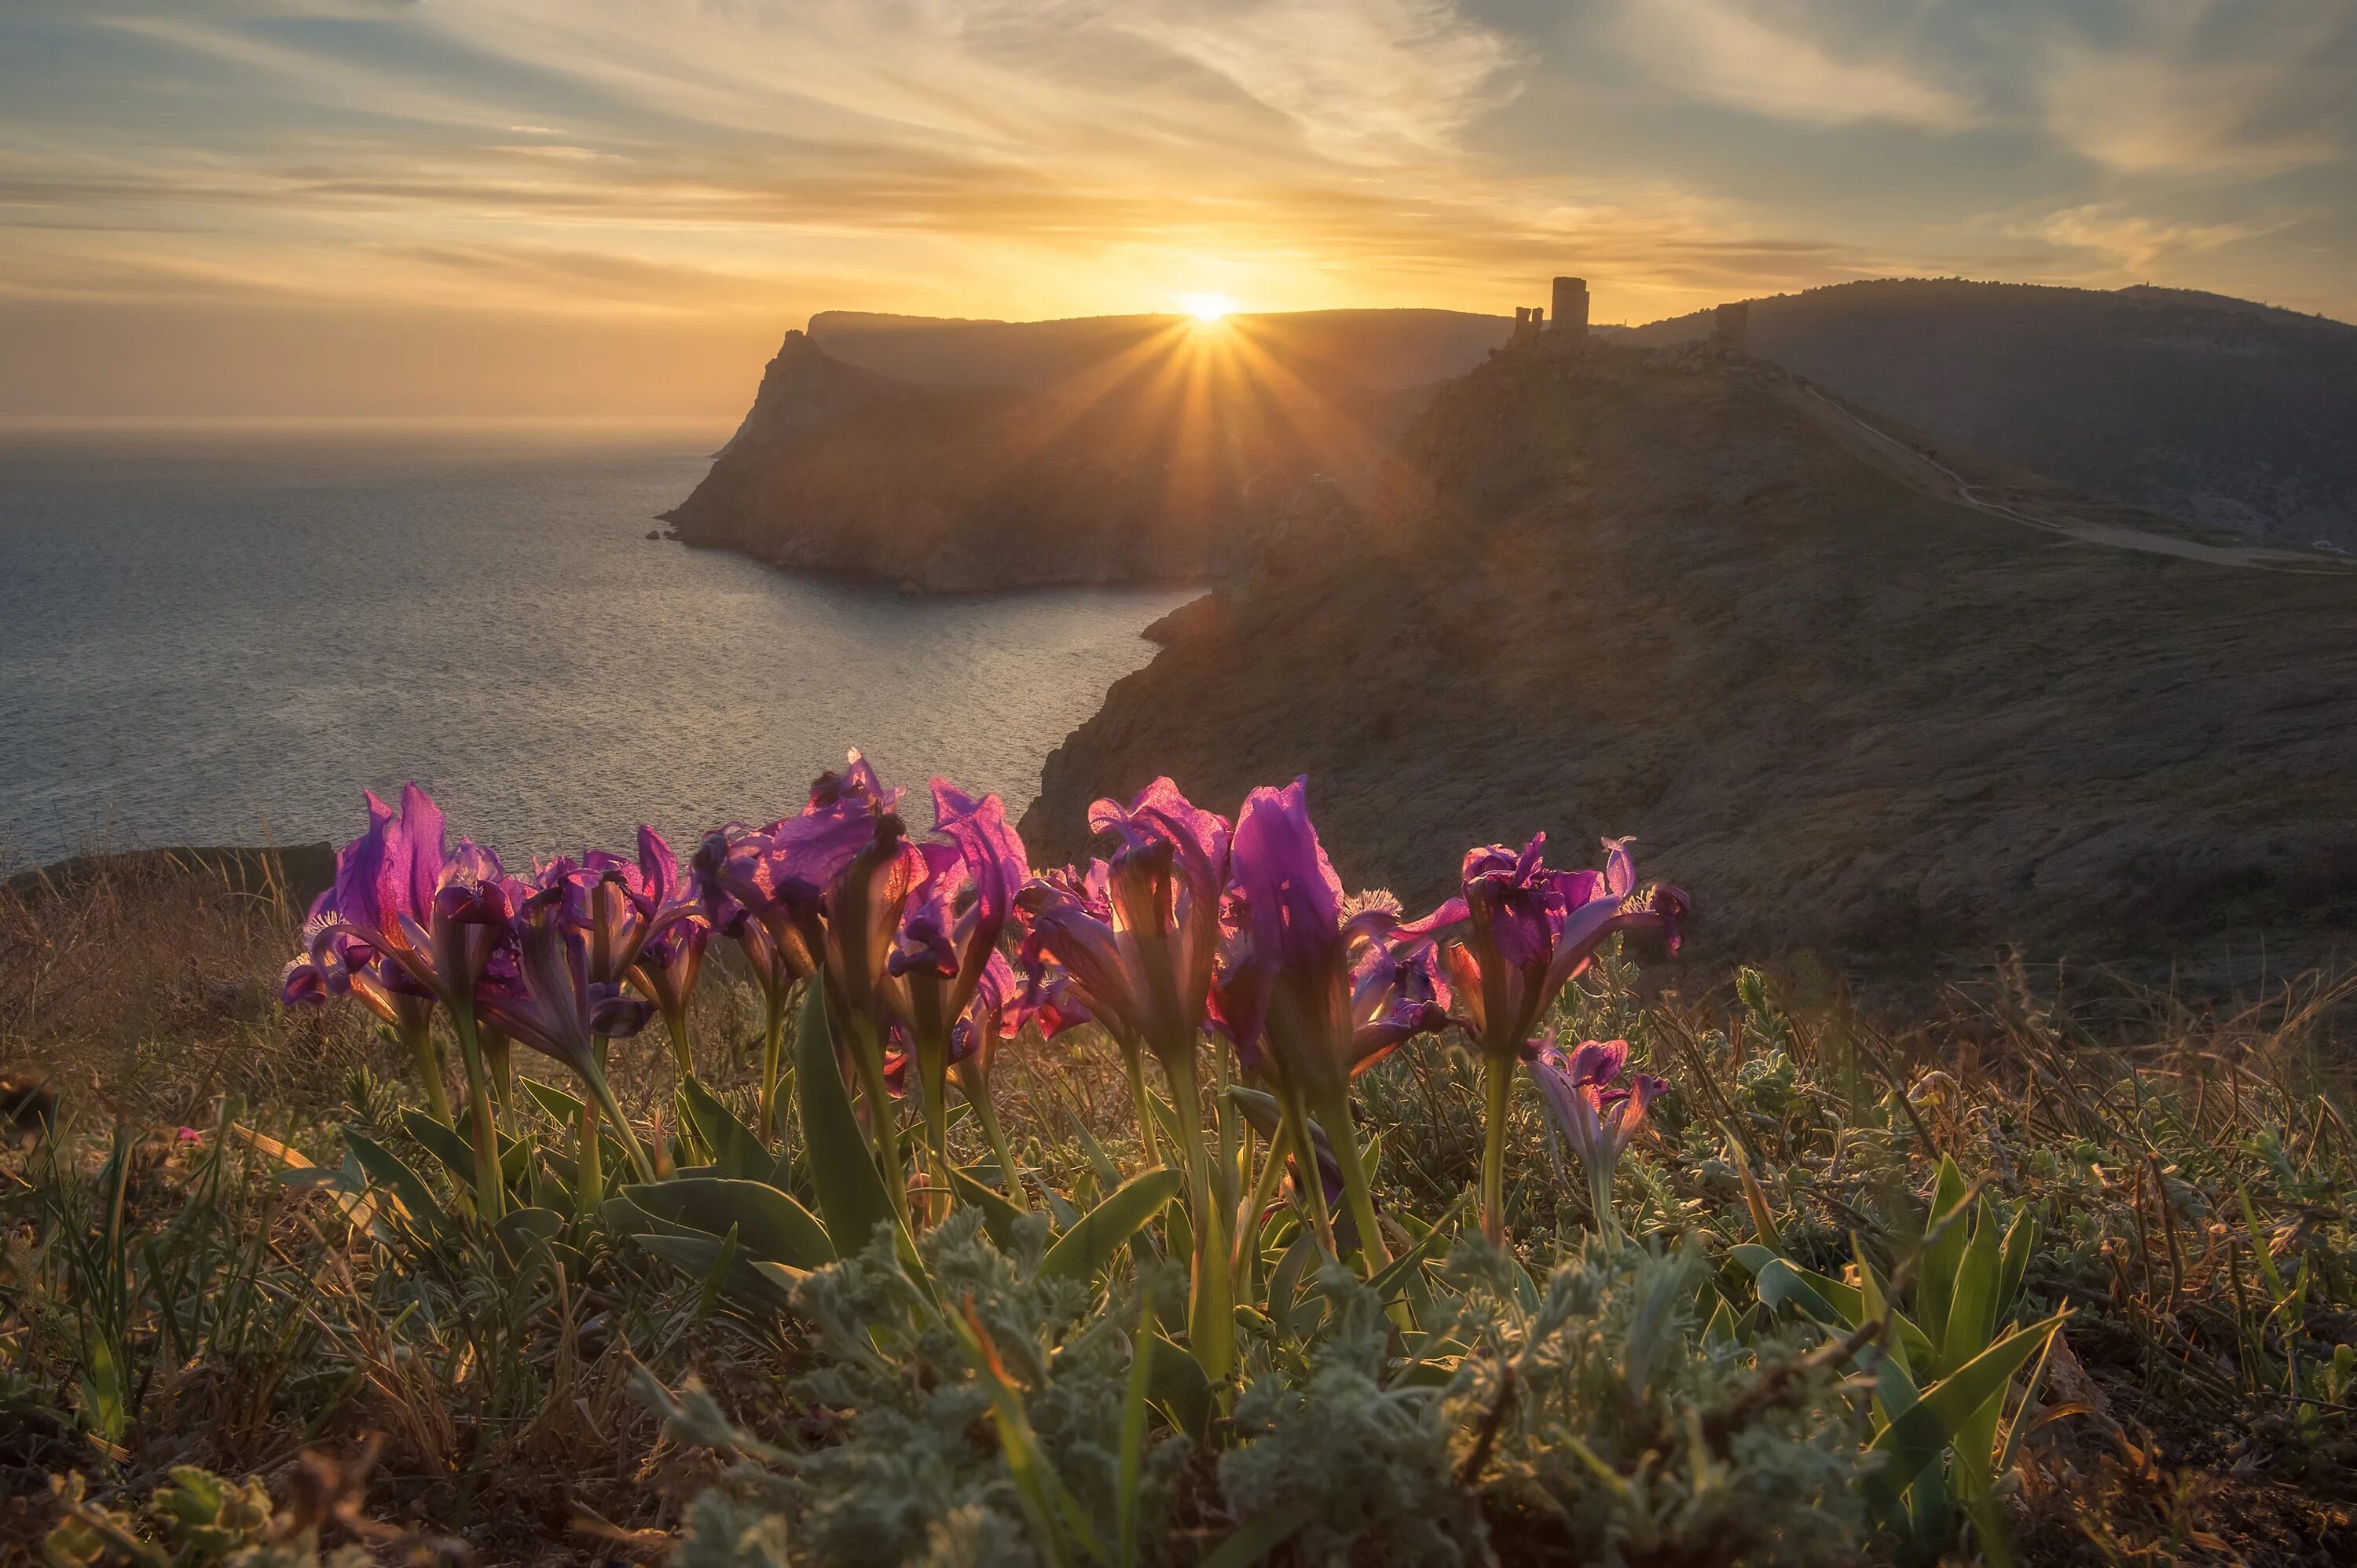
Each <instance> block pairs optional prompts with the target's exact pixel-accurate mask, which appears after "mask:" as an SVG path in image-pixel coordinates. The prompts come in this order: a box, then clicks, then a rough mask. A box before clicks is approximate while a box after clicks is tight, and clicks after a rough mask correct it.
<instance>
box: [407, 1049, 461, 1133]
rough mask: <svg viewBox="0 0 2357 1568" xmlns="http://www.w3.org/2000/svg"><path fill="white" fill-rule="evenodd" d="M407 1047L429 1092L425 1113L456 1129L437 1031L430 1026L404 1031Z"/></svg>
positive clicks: (422, 1084)
mask: <svg viewBox="0 0 2357 1568" xmlns="http://www.w3.org/2000/svg"><path fill="white" fill-rule="evenodd" d="M401 1034H402V1040H403V1043H404V1044H405V1045H406V1046H408V1047H409V1054H410V1056H411V1057H412V1058H414V1060H415V1061H416V1063H417V1081H418V1083H419V1085H420V1086H421V1087H423V1088H424V1089H425V1113H426V1114H427V1115H428V1116H431V1117H433V1118H434V1120H436V1122H441V1123H442V1125H444V1126H445V1127H448V1126H452V1125H455V1123H453V1122H451V1120H450V1090H449V1088H448V1087H447V1085H446V1084H444V1083H443V1081H442V1053H441V1052H440V1051H439V1050H438V1049H436V1047H435V1045H434V1029H433V1026H432V1025H431V1024H430V1023H429V1024H428V1025H427V1026H425V1027H424V1028H421V1029H414V1030H412V1029H404V1030H403V1031H402V1032H401Z"/></svg>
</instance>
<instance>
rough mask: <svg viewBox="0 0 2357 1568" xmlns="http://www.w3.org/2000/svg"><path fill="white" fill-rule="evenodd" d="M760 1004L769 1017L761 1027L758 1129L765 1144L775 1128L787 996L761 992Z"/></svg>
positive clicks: (784, 1044) (766, 989) (777, 992)
mask: <svg viewBox="0 0 2357 1568" xmlns="http://www.w3.org/2000/svg"><path fill="white" fill-rule="evenodd" d="M761 999H762V1004H763V1005H764V1006H765V1007H766V1008H767V1009H768V1015H767V1016H766V1017H765V1018H764V1019H763V1020H762V1028H761V1126H760V1133H759V1136H760V1137H761V1139H762V1140H763V1141H764V1142H767V1141H768V1140H769V1138H770V1134H771V1133H774V1132H775V1131H776V1130H777V1125H778V1078H779V1075H780V1072H781V1071H782V1069H783V1061H784V1057H785V1050H786V993H785V991H784V990H783V988H780V989H777V990H770V989H768V988H766V987H765V988H764V989H763V990H762V993H761Z"/></svg>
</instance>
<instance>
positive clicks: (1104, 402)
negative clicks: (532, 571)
mask: <svg viewBox="0 0 2357 1568" xmlns="http://www.w3.org/2000/svg"><path fill="white" fill-rule="evenodd" d="M1506 327H1507V324H1505V323H1501V322H1496V321H1493V320H1491V318H1489V317H1477V316H1465V315H1461V314H1458V313H1455V312H1448V311H1325V312H1316V313H1311V314H1308V315H1305V316H1299V317H1290V316H1268V317H1236V318H1232V319H1231V320H1228V321H1225V322H1222V323H1219V324H1217V325H1213V326H1209V327H1199V326H1198V325H1196V324H1194V323H1193V322H1191V321H1190V320H1183V319H1179V318H1174V317H1099V318H1094V319H1084V320H1077V321H1055V322H1030V323H1019V324H1009V323H1006V322H940V321H929V320H924V319H921V318H913V317H861V316H849V315H843V314H834V315H826V316H821V317H817V318H815V319H814V320H813V323H812V331H811V332H810V333H808V334H805V333H802V332H790V333H788V334H787V335H786V339H785V342H784V344H783V345H782V346H781V347H780V349H779V351H778V355H777V357H776V358H775V359H773V360H770V364H769V366H768V369H767V370H766V371H765V372H764V374H763V376H762V380H761V386H760V391H759V393H758V394H757V395H756V397H755V399H754V402H753V407H752V410H751V412H750V413H748V414H747V415H746V417H745V420H744V423H743V424H741V425H740V426H739V427H738V429H737V434H736V435H734V436H732V437H731V438H730V440H729V442H728V444H727V445H726V446H725V447H723V448H722V449H721V451H720V452H719V453H718V454H717V455H716V457H715V460H714V463H713V467H712V470H711V472H710V474H709V475H707V476H706V477H705V479H704V481H703V482H702V483H701V484H699V485H698V486H697V487H696V489H695V490H694V493H693V494H691V495H690V496H689V497H688V499H686V500H685V501H683V503H682V504H681V505H680V506H678V507H677V508H675V509H674V510H672V511H671V512H669V513H667V514H665V515H666V516H667V517H668V519H669V520H670V521H671V522H672V523H673V528H674V531H675V532H676V533H677V535H678V537H680V538H681V539H683V540H685V541H687V542H690V543H694V544H706V545H716V546H721V547H725V548H729V549H736V550H742V551H745V552H746V553H750V554H753V555H757V556H759V557H761V558H762V559H764V560H768V561H771V562H774V563H776V564H780V565H784V566H790V567H797V568H803V569H810V570H821V571H834V572H844V573H849V574H853V575H859V576H863V577H867V578H873V579H877V580H879V581H882V582H885V583H888V584H891V585H896V586H899V587H900V588H902V589H904V590H906V591H909V592H917V593H948V592H963V591H970V590H979V589H989V588H1004V587H1016V586H1023V585H1044V584H1109V583H1141V582H1174V581H1190V580H1192V581H1200V580H1202V579H1204V578H1206V577H1209V576H1210V575H1213V574H1214V573H1215V572H1216V571H1217V570H1218V569H1219V567H1220V565H1221V563H1222V562H1223V561H1224V560H1226V559H1227V558H1228V557H1229V556H1230V555H1231V554H1232V553H1233V552H1234V551H1235V550H1236V549H1237V548H1238V547H1239V545H1240V544H1241V543H1242V542H1243V541H1245V540H1247V539H1249V537H1250V536H1251V535H1252V534H1253V533H1254V532H1255V531H1256V529H1257V528H1258V526H1259V525H1260V523H1261V521H1263V520H1264V518H1265V511H1266V509H1267V507H1268V505H1269V503H1270V501H1271V500H1272V499H1274V498H1279V497H1283V496H1286V495H1289V494H1291V493H1293V492H1294V491H1296V490H1297V489H1299V488H1300V487H1301V486H1302V485H1303V484H1305V483H1307V482H1308V481H1310V480H1311V479H1312V478H1317V477H1321V476H1322V477H1323V478H1326V479H1329V480H1331V481H1333V482H1335V483H1337V484H1340V485H1342V486H1344V487H1346V488H1350V489H1357V488H1359V487H1361V486H1363V485H1364V484H1365V483H1366V481H1367V479H1368V478H1369V476H1370V475H1371V474H1372V471H1373V469H1374V468H1375V467H1377V466H1379V465H1380V464H1381V463H1382V462H1383V460H1384V457H1385V454H1386V453H1387V451H1388V448H1389V443H1390V442H1391V440H1392V439H1393V438H1394V436H1395V435H1397V434H1398V432H1399V431H1400V429H1401V428H1402V427H1403V426H1404V425H1405V423H1406V422H1407V421H1408V420H1409V419H1410V418H1412V417H1413V416H1414V415H1415V413H1417V412H1418V411H1419V410H1421V409H1422V408H1423V407H1424V405H1425V404H1426V403H1427V402H1428V401H1429V400H1430V398H1431V396H1432V392H1433V388H1434V386H1435V384H1436V383H1437V381H1439V380H1441V379H1443V378H1445V377H1447V376H1449V375H1453V374H1456V373H1458V371H1462V370H1463V369H1464V368H1465V367H1466V366H1467V365H1469V364H1471V363H1473V362H1475V361H1477V360H1480V358H1481V357H1482V356H1484V355H1486V354H1487V353H1488V352H1489V351H1490V349H1491V347H1492V346H1493V345H1494V343H1495V342H1497V341H1499V340H1501V339H1502V338H1503V337H1504V335H1505V331H1506Z"/></svg>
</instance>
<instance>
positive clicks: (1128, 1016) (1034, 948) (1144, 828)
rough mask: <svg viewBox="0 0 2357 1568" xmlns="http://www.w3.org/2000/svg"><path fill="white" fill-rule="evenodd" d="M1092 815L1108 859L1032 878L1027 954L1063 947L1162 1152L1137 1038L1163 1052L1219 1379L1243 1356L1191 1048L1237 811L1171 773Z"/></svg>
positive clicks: (1200, 1349)
mask: <svg viewBox="0 0 2357 1568" xmlns="http://www.w3.org/2000/svg"><path fill="white" fill-rule="evenodd" d="M1089 826H1090V827H1091V828H1092V830H1094V831H1095V832H1101V833H1112V834H1114V835H1115V836H1116V837H1118V838H1119V839H1120V840H1121V846H1120V847H1119V848H1118V849H1116V850H1115V851H1114V854H1113V857H1112V858H1111V859H1110V860H1108V861H1106V862H1104V863H1103V871H1102V872H1099V871H1097V870H1096V869H1095V868H1093V867H1092V870H1091V873H1090V875H1087V876H1085V877H1082V876H1080V875H1075V874H1073V873H1071V872H1070V871H1066V872H1065V873H1063V874H1061V875H1051V876H1044V877H1034V878H1032V879H1031V881H1030V882H1028V884H1026V885H1025V886H1024V888H1023V891H1022V892H1021V893H1020V894H1019V895H1017V898H1016V905H1017V908H1019V909H1021V910H1022V912H1023V916H1024V919H1025V924H1026V931H1025V936H1024V942H1023V954H1024V958H1025V961H1026V965H1027V967H1034V968H1035V972H1036V966H1037V965H1039V964H1040V963H1041V962H1042V961H1045V960H1048V959H1052V960H1054V961H1056V962H1057V963H1058V964H1059V965H1060V966H1061V967H1062V968H1063V970H1064V972H1066V974H1067V975H1069V976H1070V977H1071V987H1072V990H1073V992H1074V993H1076V995H1077V997H1078V999H1079V1001H1080V1003H1081V1004H1082V1006H1084V1007H1086V1008H1087V1009H1088V1010H1089V1011H1090V1013H1091V1014H1092V1015H1094V1016H1095V1018H1096V1020H1097V1022H1099V1023H1101V1024H1103V1025H1104V1026H1105V1027H1106V1028H1107V1029H1108V1030H1110V1031H1111V1032H1112V1034H1113V1035H1114V1038H1115V1039H1116V1040H1118V1041H1119V1042H1120V1043H1121V1046H1122V1048H1123V1052H1124V1054H1125V1056H1126V1058H1128V1067H1129V1069H1130V1090H1131V1094H1132V1096H1133V1097H1134V1098H1135V1101H1136V1102H1137V1116H1138V1133H1139V1137H1140V1138H1141V1139H1142V1140H1144V1141H1145V1143H1146V1148H1147V1150H1148V1155H1149V1157H1153V1155H1152V1151H1153V1148H1154V1117H1153V1113H1152V1109H1151V1106H1150V1105H1149V1103H1148V1099H1147V1095H1146V1083H1145V1078H1144V1076H1143V1073H1142V1071H1141V1069H1140V1068H1139V1064H1138V1049H1139V1047H1141V1046H1143V1047H1146V1048H1147V1049H1150V1050H1151V1051H1153V1053H1154V1054H1155V1056H1156V1058H1158V1059H1159V1060H1160V1061H1161V1063H1162V1070H1163V1074H1164V1076H1165V1077H1167V1078H1168V1079H1169V1082H1170V1089H1171V1093H1172V1097H1173V1099H1174V1101H1175V1102H1176V1105H1177V1108H1178V1112H1179V1114H1178V1117H1177V1122H1178V1127H1179V1141H1180V1143H1181V1144H1182V1151H1181V1152H1182V1153H1183V1154H1184V1155H1185V1156H1186V1160H1187V1184H1188V1191H1189V1208H1191V1210H1192V1218H1193V1221H1194V1231H1195V1258H1194V1274H1193V1286H1192V1289H1191V1291H1190V1293H1189V1302H1188V1337H1189V1344H1190V1346H1191V1347H1192V1348H1194V1351H1195V1356H1196V1359H1197V1360H1199V1361H1200V1362H1201V1363H1202V1365H1203V1368H1204V1369H1205V1370H1206V1371H1207V1372H1209V1373H1210V1374H1211V1376H1212V1377H1214V1378H1224V1377H1225V1376H1227V1374H1228V1371H1229V1369H1230V1368H1231V1367H1232V1366H1233V1364H1234V1349H1235V1325H1234V1316H1233V1311H1232V1289H1233V1283H1232V1279H1231V1276H1230V1269H1231V1262H1230V1260H1229V1257H1228V1248H1227V1241H1226V1237H1225V1230H1224V1229H1223V1227H1224V1224H1225V1220H1224V1218H1223V1217H1222V1213H1221V1203H1220V1199H1219V1196H1218V1191H1217V1188H1216V1187H1215V1186H1214V1183H1213V1179H1212V1170H1211V1156H1210V1155H1209V1153H1208V1152H1207V1151H1206V1149H1205V1147H1204V1142H1203V1129H1202V1123H1201V1121H1200V1115H1201V1112H1200V1110H1199V1109H1198V1106H1199V1103H1200V1101H1199V1090H1198V1085H1199V1084H1200V1075H1199V1069H1198V1067H1197V1063H1196V1051H1197V1048H1198V1046H1199V1044H1200V1041H1201V1039H1202V1036H1203V1023H1204V1015H1205V1011H1206V1009H1207V1007H1208V1006H1209V1004H1210V1000H1211V972H1212V969H1213V967H1214V965H1215V964H1216V962H1217V961H1218V958H1219V950H1220V904H1221V899H1222V895H1223V893H1224V892H1225V889H1226V884H1227V876H1228V823H1227V820H1226V819H1225V818H1223V817H1221V816H1218V815H1216V814H1214V813H1213V812H1211V811H1202V810H1200V809H1199V808H1198V807H1197V806H1196V805H1195V804H1194V803H1193V802H1192V801H1190V800H1188V799H1187V797H1186V796H1184V795H1182V794H1180V793H1179V787H1178V786H1177V785H1176V784H1174V783H1172V782H1171V781H1170V780H1169V779H1156V780H1155V781H1154V782H1153V783H1151V784H1149V785H1147V786H1146V788H1145V789H1143V790H1141V791H1139V793H1138V796H1137V798H1136V799H1135V800H1133V801H1131V802H1130V804H1129V805H1128V806H1126V807H1124V806H1123V805H1121V804H1120V802H1118V801H1115V800H1099V801H1097V802H1096V803H1095V804H1093V805H1092V806H1091V807H1090V808H1089Z"/></svg>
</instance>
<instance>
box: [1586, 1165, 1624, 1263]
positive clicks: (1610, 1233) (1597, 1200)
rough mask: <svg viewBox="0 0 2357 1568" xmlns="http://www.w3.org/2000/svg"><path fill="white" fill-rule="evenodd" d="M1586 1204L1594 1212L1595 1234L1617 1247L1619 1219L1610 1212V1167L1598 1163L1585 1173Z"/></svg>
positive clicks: (1618, 1241)
mask: <svg viewBox="0 0 2357 1568" xmlns="http://www.w3.org/2000/svg"><path fill="white" fill-rule="evenodd" d="M1587 1203H1588V1207H1589V1208H1593V1209H1595V1210H1596V1233H1597V1234H1598V1236H1601V1237H1603V1238H1604V1240H1607V1241H1609V1242H1610V1243H1612V1244H1614V1245H1615V1246H1618V1245H1619V1244H1620V1216H1619V1215H1617V1214H1615V1213H1613V1212H1612V1167H1611V1166H1610V1165H1603V1164H1601V1162H1599V1163H1598V1167H1597V1168H1594V1169H1591V1170H1590V1171H1589V1172H1588V1173H1587Z"/></svg>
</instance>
